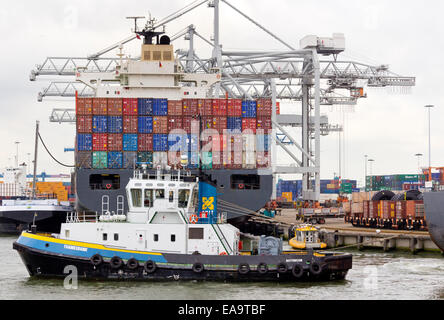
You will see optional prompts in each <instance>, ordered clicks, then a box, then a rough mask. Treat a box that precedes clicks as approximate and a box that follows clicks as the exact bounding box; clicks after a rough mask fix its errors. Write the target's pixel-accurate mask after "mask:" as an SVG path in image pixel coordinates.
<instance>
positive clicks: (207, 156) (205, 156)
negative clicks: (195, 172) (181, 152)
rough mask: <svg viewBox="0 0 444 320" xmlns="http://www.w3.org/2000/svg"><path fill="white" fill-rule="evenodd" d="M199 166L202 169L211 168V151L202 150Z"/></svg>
mask: <svg viewBox="0 0 444 320" xmlns="http://www.w3.org/2000/svg"><path fill="white" fill-rule="evenodd" d="M201 157H202V158H201V162H202V163H201V166H202V169H203V170H208V169H213V153H212V152H202V155H201Z"/></svg>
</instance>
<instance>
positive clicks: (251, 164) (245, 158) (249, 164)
mask: <svg viewBox="0 0 444 320" xmlns="http://www.w3.org/2000/svg"><path fill="white" fill-rule="evenodd" d="M256 167H257V156H256V152H254V151H244V152H243V154H242V168H243V169H256Z"/></svg>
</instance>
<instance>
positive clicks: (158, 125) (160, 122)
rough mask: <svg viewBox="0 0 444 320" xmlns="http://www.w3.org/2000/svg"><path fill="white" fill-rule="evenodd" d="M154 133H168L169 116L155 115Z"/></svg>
mask: <svg viewBox="0 0 444 320" xmlns="http://www.w3.org/2000/svg"><path fill="white" fill-rule="evenodd" d="M153 133H160V134H167V133H168V117H153Z"/></svg>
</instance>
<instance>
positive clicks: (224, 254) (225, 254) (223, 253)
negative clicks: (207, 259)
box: [219, 251, 228, 256]
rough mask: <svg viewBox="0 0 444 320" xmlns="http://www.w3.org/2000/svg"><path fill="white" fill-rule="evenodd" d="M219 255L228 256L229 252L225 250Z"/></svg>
mask: <svg viewBox="0 0 444 320" xmlns="http://www.w3.org/2000/svg"><path fill="white" fill-rule="evenodd" d="M219 255H220V256H228V254H227V253H226V252H225V251H223V252H221V253H219Z"/></svg>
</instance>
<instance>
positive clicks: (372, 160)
mask: <svg viewBox="0 0 444 320" xmlns="http://www.w3.org/2000/svg"><path fill="white" fill-rule="evenodd" d="M368 162H370V177H372V176H373V162H375V160H374V159H368Z"/></svg>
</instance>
